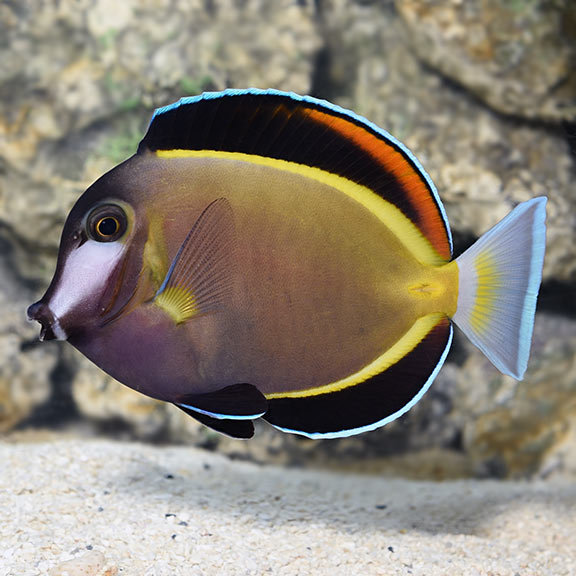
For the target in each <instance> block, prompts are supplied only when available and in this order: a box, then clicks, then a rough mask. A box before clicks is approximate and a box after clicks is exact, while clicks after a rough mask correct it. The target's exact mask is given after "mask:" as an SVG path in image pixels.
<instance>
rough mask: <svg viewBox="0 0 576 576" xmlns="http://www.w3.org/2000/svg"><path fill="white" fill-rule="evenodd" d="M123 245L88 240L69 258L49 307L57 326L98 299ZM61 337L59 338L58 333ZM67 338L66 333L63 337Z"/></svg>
mask: <svg viewBox="0 0 576 576" xmlns="http://www.w3.org/2000/svg"><path fill="white" fill-rule="evenodd" d="M123 249H124V244H122V243H120V242H95V241H94V240H88V241H87V242H85V243H84V244H82V246H80V247H79V248H77V249H76V250H74V251H73V252H71V253H70V255H69V256H68V259H67V260H66V263H65V264H64V270H63V271H62V276H61V277H60V282H59V283H58V287H57V288H56V291H55V293H54V294H53V296H52V298H51V299H50V302H48V305H49V306H50V310H51V311H52V314H53V315H54V316H55V318H56V324H57V326H58V328H59V329H60V331H61V332H62V333H64V331H63V330H62V328H61V327H60V323H59V322H58V319H59V318H63V317H64V316H65V315H66V314H67V313H68V312H70V311H71V310H73V309H74V308H76V306H78V304H80V303H81V302H83V301H85V300H87V299H90V298H94V297H97V296H98V295H99V293H100V292H101V290H102V288H103V287H104V285H105V284H106V282H107V280H108V277H109V276H110V273H111V272H112V270H114V267H115V266H116V264H117V263H118V260H119V259H120V255H121V254H122V252H123ZM55 335H56V337H58V338H59V335H58V334H56V332H55ZM62 335H65V334H62Z"/></svg>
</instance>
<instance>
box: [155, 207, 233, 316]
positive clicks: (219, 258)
mask: <svg viewBox="0 0 576 576" xmlns="http://www.w3.org/2000/svg"><path fill="white" fill-rule="evenodd" d="M235 247H236V233H235V227H234V215H233V213H232V208H231V206H230V203H229V202H228V200H227V199H226V198H217V199H216V200H214V201H213V202H211V203H210V204H209V205H208V206H207V207H206V208H205V210H204V211H203V212H202V214H200V216H199V218H198V220H196V223H195V224H194V226H193V227H192V229H191V230H190V232H189V233H188V236H186V239H185V240H184V242H183V243H182V246H181V247H180V249H179V250H178V254H176V257H175V258H174V260H173V262H172V264H171V266H170V269H169V270H168V274H167V275H166V278H165V279H164V282H163V283H162V286H160V288H159V289H158V292H156V295H155V297H154V302H155V303H156V304H157V305H158V306H160V308H162V309H163V310H164V311H165V312H166V313H167V314H168V315H169V316H171V317H172V319H173V320H174V322H175V323H176V324H180V323H182V322H185V321H186V320H188V319H190V318H193V317H194V316H197V315H198V314H204V313H206V312H209V311H212V310H215V309H217V308H219V307H220V306H222V304H223V303H224V302H225V301H226V298H227V297H228V296H229V295H230V293H231V290H232V282H233V278H234V270H235V263H236V258H235V256H234V254H235Z"/></svg>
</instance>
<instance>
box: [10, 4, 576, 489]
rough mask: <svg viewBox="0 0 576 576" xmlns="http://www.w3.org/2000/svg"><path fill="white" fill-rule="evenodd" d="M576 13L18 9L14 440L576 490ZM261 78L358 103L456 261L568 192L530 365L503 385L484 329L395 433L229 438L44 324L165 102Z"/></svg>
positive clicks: (462, 347)
mask: <svg viewBox="0 0 576 576" xmlns="http://www.w3.org/2000/svg"><path fill="white" fill-rule="evenodd" d="M574 70H576V14H575V11H574V6H573V3H572V2H571V0H565V1H561V0H557V1H554V2H553V1H551V0H530V1H522V2H520V1H518V2H504V1H502V0H500V1H498V0H490V1H480V0H470V1H468V2H459V1H456V0H447V1H446V2H443V3H438V2H431V1H422V2H420V1H418V2H416V1H412V0H405V1H399V2H397V3H393V2H391V1H386V0H381V1H379V2H378V1H369V0H317V1H316V2H312V1H306V0H300V1H298V2H296V1H293V0H281V1H279V2H267V1H266V0H245V1H243V2H238V1H233V0H210V1H209V0H204V1H201V0H141V1H136V0H126V1H123V2H122V3H117V2H113V1H112V0H79V1H75V2H72V1H71V0H65V1H57V0H46V1H45V2H42V3H38V2H35V1H34V0H22V1H20V2H4V3H2V4H0V318H1V320H0V432H3V433H8V432H10V431H12V430H14V429H15V428H17V429H23V428H25V429H35V428H39V427H40V428H44V427H67V428H72V429H73V430H75V431H76V432H77V433H81V434H94V433H98V434H108V435H110V436H113V437H119V436H121V437H125V438H126V437H128V438H134V437H136V438H139V439H145V440H149V441H155V442H166V441H170V442H183V443H192V444H196V445H199V446H203V447H208V448H211V449H217V450H220V451H222V452H224V453H227V454H229V455H233V456H235V457H238V458H247V459H255V460H258V461H274V462H277V463H286V464H298V465H322V466H329V467H345V468H347V469H349V468H350V467H356V468H357V469H362V470H367V471H379V472H390V473H400V474H405V475H411V476H417V477H421V478H444V477H458V476H497V477H524V476H534V475H539V476H545V477H549V476H551V475H552V476H553V475H571V476H572V477H576V248H575V245H576V156H575V154H574V151H575V150H576V128H575V126H576V124H575V122H576V79H575V75H574ZM247 86H256V87H260V88H267V87H272V88H279V89H284V90H293V91H295V92H300V93H310V94H313V95H315V96H318V97H323V98H327V99H329V100H332V101H335V102H337V103H338V104H341V105H343V106H347V107H350V108H352V109H354V110H355V111H357V112H358V113H360V114H363V115H365V116H366V117H368V118H370V119H371V120H372V121H374V122H376V123H377V124H379V125H381V126H383V127H384V128H386V129H387V130H389V131H390V132H391V133H392V134H394V135H395V136H396V137H398V138H399V139H400V140H402V141H404V142H405V143H406V144H407V145H408V147H409V148H410V149H411V150H412V151H413V152H414V153H415V154H416V155H417V156H418V158H419V159H420V160H421V162H422V163H423V164H424V166H425V167H426V169H427V170H428V171H429V173H430V174H431V176H432V178H433V180H434V181H435V183H436V185H437V187H438V189H439V191H440V194H441V196H442V198H443V200H444V202H445V206H446V210H447V212H448V217H449V220H450V222H451V224H452V227H453V232H454V236H455V244H456V251H457V252H460V251H462V250H463V249H464V248H465V247H466V246H468V245H469V244H470V243H471V242H472V241H473V240H474V239H475V238H476V237H478V236H479V235H480V234H482V233H483V232H485V231H486V230H487V229H488V228H489V227H490V226H491V225H493V224H495V223H496V222H497V221H498V220H500V219H501V218H502V217H503V216H504V215H505V214H506V213H508V212H509V211H510V209H511V208H512V207H513V206H514V205H515V204H516V203H517V202H520V201H523V200H526V199H528V198H531V197H534V196H537V195H542V194H546V195H547V196H548V197H549V200H550V201H549V204H548V223H549V227H548V249H547V255H546V262H545V269H544V276H545V281H544V285H543V288H542V292H541V298H540V305H539V312H538V314H537V318H536V326H535V335H534V344H533V352H532V360H531V363H530V369H529V371H528V373H527V375H526V378H525V380H524V381H523V382H522V383H516V382H515V381H513V380H512V379H510V378H508V377H504V376H501V375H500V374H499V373H498V372H497V371H496V370H495V369H494V368H492V367H491V366H490V365H489V363H488V361H487V360H486V359H485V358H484V357H483V356H482V355H481V353H480V352H478V351H477V350H476V349H474V348H473V347H472V346H471V345H470V344H469V343H468V342H467V341H465V339H464V338H463V337H457V339H456V342H455V346H454V349H453V351H452V352H451V354H450V356H449V358H448V362H447V364H446V366H445V367H444V369H443V370H442V371H441V373H440V375H439V377H438V378H437V380H436V382H435V384H434V386H433V387H432V388H431V390H430V392H429V393H428V394H427V395H426V396H425V398H424V399H423V400H422V401H421V402H420V403H419V404H418V405H417V406H416V407H415V408H414V409H413V410H412V411H411V412H410V413H409V414H407V415H406V416H405V417H403V418H402V419H400V420H399V421H396V422H394V423H392V424H391V425H389V426H387V427H385V428H384V429H381V430H378V431H375V432H372V433H369V434H365V435H363V436H360V437H354V438H350V439H342V440H336V441H324V442H318V441H310V440H306V439H302V438H298V437H294V436H288V435H284V434H281V433H279V432H276V431H274V430H273V429H271V428H270V427H268V426H265V425H262V426H261V427H259V430H258V432H259V433H258V435H257V438H256V439H255V440H253V441H251V442H247V443H244V442H239V441H233V440H229V439H227V438H224V437H222V436H219V435H217V434H214V433H212V432H210V431H208V430H207V429H205V428H203V427H201V426H200V425H196V424H195V423H194V422H193V421H192V420H190V419H189V418H187V417H186V416H185V415H184V414H182V413H180V412H179V411H177V410H176V409H173V408H172V407H169V406H166V405H163V404H159V403H157V402H154V401H152V400H149V399H147V398H145V397H143V396H140V395H138V394H136V393H134V392H132V391H131V390H128V389H127V388H124V387H122V386H120V385H119V384H118V383H116V382H114V381H112V380H111V379H109V378H107V377H106V376H105V375H103V374H102V372H100V371H99V370H98V369H97V368H95V367H93V366H91V365H90V364H89V363H88V362H87V361H86V360H85V359H83V358H82V357H80V356H79V355H78V354H76V353H75V351H74V350H72V349H71V347H69V346H65V345H62V344H58V343H52V342H50V343H44V344H40V343H38V342H37V334H38V328H37V326H35V325H30V324H27V323H26V322H25V321H24V311H25V309H26V307H27V305H28V304H29V303H31V302H33V301H34V300H35V299H37V298H38V297H39V296H40V295H41V294H42V293H43V291H44V290H45V288H46V286H47V284H48V282H49V280H50V278H51V275H52V272H53V269H54V266H55V259H56V254H57V249H58V242H59V235H60V232H61V228H62V224H63V222H64V219H65V217H66V215H67V213H68V211H69V209H70V207H71V205H72V204H73V202H74V201H75V199H76V198H77V197H78V196H79V195H80V194H81V193H82V191H83V190H84V189H85V188H86V187H87V186H88V185H89V184H90V183H91V182H92V181H93V180H94V179H96V178H97V177H98V176H100V175H101V174H102V173H103V172H105V171H106V170H108V169H109V168H111V167H112V166H113V165H115V164H116V163H118V162H119V161H121V160H123V159H124V158H126V157H128V156H130V155H131V154H132V153H133V152H134V151H135V149H136V146H137V143H138V141H139V139H140V138H141V136H142V135H143V133H144V130H145V128H146V125H147V122H148V120H149V118H150V115H151V113H152V111H153V109H154V108H155V107H156V106H160V105H164V104H167V103H169V102H172V101H174V100H176V99H178V98H179V97H181V96H184V95H190V94H194V93H198V92H201V91H202V90H207V89H210V90H213V89H223V88H226V87H238V88H240V87H247Z"/></svg>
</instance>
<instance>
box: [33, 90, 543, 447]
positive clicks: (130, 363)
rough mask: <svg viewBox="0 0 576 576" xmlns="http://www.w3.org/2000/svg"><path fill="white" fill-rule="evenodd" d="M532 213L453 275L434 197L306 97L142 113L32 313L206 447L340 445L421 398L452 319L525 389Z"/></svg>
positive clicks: (272, 94)
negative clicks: (146, 122) (170, 408)
mask: <svg viewBox="0 0 576 576" xmlns="http://www.w3.org/2000/svg"><path fill="white" fill-rule="evenodd" d="M544 206H545V199H535V200H533V201H531V202H528V203H525V204H523V205H521V206H520V207H518V208H517V210H516V211H515V212H516V215H514V214H515V213H512V215H511V216H509V222H508V223H506V221H504V224H503V225H502V226H500V230H499V233H498V231H497V233H493V234H491V233H488V234H487V236H486V237H485V239H484V240H483V239H481V240H480V241H479V242H478V244H477V245H475V246H476V247H474V246H473V247H472V248H471V249H470V251H469V252H468V256H465V255H463V257H461V258H460V259H456V260H453V259H452V258H451V255H452V245H451V237H450V230H449V226H448V222H447V219H446V215H445V213H444V209H443V207H442V204H441V202H440V199H439V197H438V194H437V192H436V190H435V188H434V185H433V184H432V182H431V180H430V178H429V177H428V176H427V174H426V173H425V172H424V170H423V168H422V167H421V166H420V164H419V163H418V161H417V160H416V159H415V158H414V157H413V155H412V154H411V153H410V152H409V151H408V150H407V149H406V148H405V147H404V146H403V145H401V144H400V143H399V142H397V141H396V140H395V139H394V138H392V137H391V136H390V135H389V134H387V133H386V132H384V131H382V130H380V129H379V128H377V127H375V126H374V125H372V124H370V123H369V122H367V121H366V120H364V119H362V118H360V117H358V116H356V115H354V114H353V113H351V112H349V111H346V110H343V109H341V108H338V107H336V106H333V105H331V104H328V103H326V102H323V101H318V100H315V99H312V98H309V97H300V96H296V95H294V94H288V93H282V92H277V91H257V90H246V91H225V92H222V93H208V94H205V95H203V96H200V97H196V98H190V99H184V100H182V101H180V102H179V103H176V104H174V105H171V106H169V107H166V108H163V109H159V110H157V111H156V113H155V115H154V117H153V120H152V122H151V125H150V127H149V130H148V133H147V135H146V136H145V138H144V139H143V141H142V142H141V144H140V146H139V149H138V152H137V154H135V155H134V156H133V157H132V158H130V159H128V160H127V161H126V162H124V163H122V164H121V165H119V166H117V167H116V168H114V169H113V170H111V171H110V172H109V173H108V174H106V175H104V176H103V177H102V178H100V179H99V180H98V181H97V182H95V183H94V184H93V185H92V186H91V187H90V188H89V189H88V190H87V191H86V192H85V193H84V195H83V196H82V197H81V198H80V199H79V200H78V202H77V204H76V205H75V206H74V208H73V209H72V211H71V213H70V215H69V217H68V219H67V222H66V225H65V227H64V231H63V235H62V243H61V250H60V254H59V261H58V265H57V270H56V274H55V277H54V279H53V281H52V284H51V286H50V287H49V289H48V291H47V293H46V295H45V296H44V298H43V299H42V300H41V301H40V302H38V303H36V304H34V305H33V306H31V307H30V309H29V316H30V317H31V318H32V319H36V320H39V321H40V322H41V324H42V326H43V332H44V334H45V336H47V337H59V338H61V339H67V340H68V341H69V342H70V343H71V344H72V345H74V346H75V347H76V348H78V349H79V350H80V351H81V352H82V353H83V354H85V355H86V356H87V357H88V358H90V359H91V360H92V361H93V362H95V363H96V364H97V365H98V366H100V367H101V368H102V369H103V370H105V371H106V372H108V373H109V374H110V375H112V376H113V377H115V378H116V379H118V380H119V381H121V382H123V383H124V384H126V385H128V386H130V387H131V388H134V389H135V390H138V391H140V392H142V393H144V394H147V395H149V396H151V397H154V398H158V399H160V400H164V401H167V402H172V403H174V404H175V405H177V406H178V407H180V408H181V409H183V410H185V411H186V412H188V413H189V414H190V415H192V416H194V417H195V418H197V419H199V420H200V421H201V422H204V423H205V424H207V425H209V426H211V427H212V428H214V429H216V430H219V431H221V432H224V433H227V434H229V435H232V436H235V437H249V436H251V435H252V433H253V426H252V420H254V419H256V418H259V417H264V418H265V419H266V420H268V421H269V422H270V423H272V424H273V425H275V426H276V427H278V428H280V429H283V430H286V431H291V432H296V433H300V434H304V435H307V436H311V437H338V436H346V435H350V434H354V433H358V432H362V431H365V430H371V429H374V428H377V427H379V426H381V425H383V424H385V423H386V422H389V421H390V420H392V419H394V418H396V417H398V416H399V415H401V414H402V413H404V412H405V411H406V410H408V409H409V408H410V407H411V406H412V405H413V404H414V403H415V402H416V401H418V400H419V398H420V397H421V396H422V395H423V394H424V392H425V391H426V390H427V388H428V387H429V386H430V384H431V382H432V380H433V379H434V377H435V376H436V374H437V372H438V370H439V369H440V367H441V365H442V363H443V361H444V359H445V357H446V354H447V352H448V349H449V347H450V343H451V339H452V321H453V320H455V321H456V322H457V323H458V324H459V325H461V327H462V328H463V329H464V330H465V332H466V333H467V334H468V335H469V336H470V337H471V339H472V340H473V341H474V342H475V343H476V344H477V345H478V346H479V347H480V348H481V349H483V351H484V352H486V353H487V355H488V356H489V358H490V359H491V360H492V361H493V362H494V363H495V365H496V366H497V367H498V368H500V369H501V370H503V371H504V372H506V373H509V374H512V375H514V376H516V377H521V376H522V374H523V372H524V370H525V368H526V363H527V360H528V350H529V343H530V338H531V332H532V323H533V316H534V308H535V304H536V296H537V291H538V286H539V284H540V278H541V269H542V260H543V254H544V230H545V228H544V217H545V213H544ZM494 236H495V238H494ZM518 243H519V244H520V249H518V250H516V251H515V252H514V254H512V253H510V249H511V246H512V245H513V244H518ZM483 244H484V245H483ZM516 252H517V253H516ZM510 262H515V263H516V267H517V268H518V269H519V271H518V273H516V272H514V273H512V274H511V275H510V274H508V276H506V273H507V270H508V272H509V269H510V266H509V265H510ZM503 308H510V310H508V311H507V315H508V316H510V318H511V319H510V320H508V319H507V318H502V317H500V316H499V315H500V312H501V310H502V309H503ZM507 323H508V324H507ZM502 326H504V327H505V328H506V327H507V330H508V332H507V333H505V335H504V340H502V334H501V333H502Z"/></svg>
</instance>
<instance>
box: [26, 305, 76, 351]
mask: <svg viewBox="0 0 576 576" xmlns="http://www.w3.org/2000/svg"><path fill="white" fill-rule="evenodd" d="M26 315H27V316H28V320H30V321H31V322H38V323H39V324H40V326H41V329H40V341H41V342H45V341H47V340H67V339H68V335H67V334H66V331H65V330H64V329H63V328H62V325H61V324H60V320H59V319H58V318H57V317H56V316H55V315H54V313H53V312H52V310H50V306H48V305H47V304H46V303H44V302H42V300H40V301H39V302H36V303H34V304H32V306H29V307H28V310H27V311H26Z"/></svg>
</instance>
